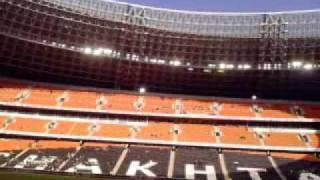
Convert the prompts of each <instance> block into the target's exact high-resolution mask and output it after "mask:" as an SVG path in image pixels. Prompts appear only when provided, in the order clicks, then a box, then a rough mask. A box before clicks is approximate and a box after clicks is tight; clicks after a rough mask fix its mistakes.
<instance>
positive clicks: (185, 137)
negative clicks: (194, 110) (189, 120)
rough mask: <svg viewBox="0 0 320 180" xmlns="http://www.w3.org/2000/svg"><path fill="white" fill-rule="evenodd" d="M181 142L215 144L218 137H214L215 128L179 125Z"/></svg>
mask: <svg viewBox="0 0 320 180" xmlns="http://www.w3.org/2000/svg"><path fill="white" fill-rule="evenodd" d="M179 130H180V133H179V136H178V140H179V141H188V142H201V143H214V142H215V141H216V137H215V135H214V131H213V126H209V125H194V124H181V125H179Z"/></svg>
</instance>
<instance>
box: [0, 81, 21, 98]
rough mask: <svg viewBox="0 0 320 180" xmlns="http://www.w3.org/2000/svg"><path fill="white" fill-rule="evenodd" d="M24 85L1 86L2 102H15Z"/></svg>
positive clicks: (0, 95) (0, 96)
mask: <svg viewBox="0 0 320 180" xmlns="http://www.w3.org/2000/svg"><path fill="white" fill-rule="evenodd" d="M22 90H23V89H22V87H19V86H18V87H17V86H10V85H8V86H4V87H0V101H2V102H15V101H16V98H17V97H18V95H19V94H20V93H21V92H22Z"/></svg>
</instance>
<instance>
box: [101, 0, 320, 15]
mask: <svg viewBox="0 0 320 180" xmlns="http://www.w3.org/2000/svg"><path fill="white" fill-rule="evenodd" d="M101 1H105V2H111V3H118V4H122V5H128V6H133V7H137V8H146V9H153V10H160V11H167V12H177V13H183V14H195V15H196V14H199V15H237V16H239V15H261V14H271V15H272V14H275V15H276V14H296V13H312V12H320V8H315V9H309V10H292V11H261V12H207V11H189V10H177V9H169V8H160V7H153V6H146V5H140V4H134V3H128V2H122V1H118V0H101Z"/></svg>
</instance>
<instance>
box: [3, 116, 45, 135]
mask: <svg viewBox="0 0 320 180" xmlns="http://www.w3.org/2000/svg"><path fill="white" fill-rule="evenodd" d="M48 123H49V121H44V120H36V119H29V118H17V119H16V121H15V122H13V123H11V124H10V125H9V126H8V127H7V130H14V131H23V132H34V133H44V132H46V130H47V125H48Z"/></svg>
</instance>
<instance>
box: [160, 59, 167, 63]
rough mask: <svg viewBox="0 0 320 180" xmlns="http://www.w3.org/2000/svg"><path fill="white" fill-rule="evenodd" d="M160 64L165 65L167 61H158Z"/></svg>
mask: <svg viewBox="0 0 320 180" xmlns="http://www.w3.org/2000/svg"><path fill="white" fill-rule="evenodd" d="M158 63H159V64H165V63H166V61H165V60H163V59H160V60H158Z"/></svg>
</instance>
